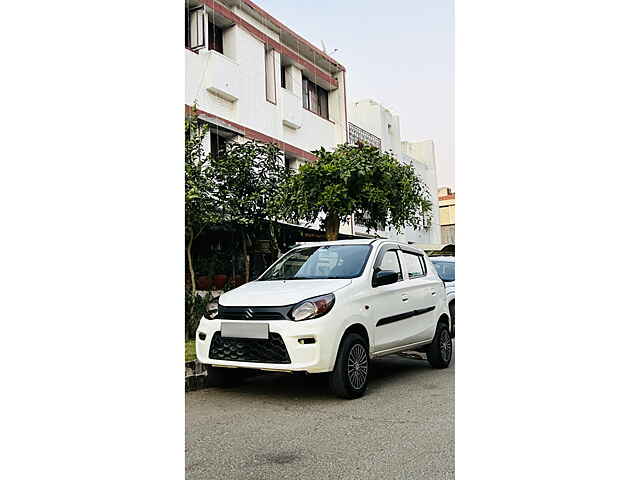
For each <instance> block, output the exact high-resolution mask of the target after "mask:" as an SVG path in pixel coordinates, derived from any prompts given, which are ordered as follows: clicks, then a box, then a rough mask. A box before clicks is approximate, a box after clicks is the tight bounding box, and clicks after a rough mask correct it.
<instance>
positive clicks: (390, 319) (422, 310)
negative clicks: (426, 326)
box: [376, 305, 436, 327]
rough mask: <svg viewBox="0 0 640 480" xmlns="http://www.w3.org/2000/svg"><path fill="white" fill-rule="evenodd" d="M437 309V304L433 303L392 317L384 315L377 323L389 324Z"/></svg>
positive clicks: (378, 325)
mask: <svg viewBox="0 0 640 480" xmlns="http://www.w3.org/2000/svg"><path fill="white" fill-rule="evenodd" d="M435 309H436V306H435V305H432V306H430V307H427V308H420V309H419V310H411V311H410V312H405V313H399V314H397V315H391V316H390V317H384V318H381V319H380V320H378V323H376V327H381V326H382V325H388V324H390V323H394V322H399V321H400V320H406V319H407V318H411V317H415V316H417V315H422V314H423V313H428V312H431V311H433V310H435Z"/></svg>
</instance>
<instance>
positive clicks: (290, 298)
mask: <svg viewBox="0 0 640 480" xmlns="http://www.w3.org/2000/svg"><path fill="white" fill-rule="evenodd" d="M350 283H351V279H350V278H340V279H327V280H267V281H253V282H249V283H246V284H244V285H242V286H241V287H238V288H235V289H233V290H229V291H228V292H227V293H224V294H222V295H221V296H220V299H219V303H220V304H221V305H224V306H226V307H245V306H249V307H254V306H255V307H280V306H283V305H291V304H293V303H298V302H301V301H302V300H306V299H307V298H311V297H317V296H319V295H326V294H327V293H331V292H335V291H336V290H339V289H341V288H344V287H346V286H347V285H349V284H350Z"/></svg>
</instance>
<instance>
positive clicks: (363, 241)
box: [294, 238, 424, 254]
mask: <svg viewBox="0 0 640 480" xmlns="http://www.w3.org/2000/svg"><path fill="white" fill-rule="evenodd" d="M380 243H393V244H397V245H400V246H403V247H408V248H409V249H411V250H415V251H419V252H421V253H423V254H424V251H423V250H420V249H419V248H415V247H414V246H413V245H409V244H406V243H402V242H396V241H394V240H389V239H387V238H355V239H349V240H333V241H330V242H298V243H296V246H295V247H294V248H297V247H318V246H320V247H324V246H327V245H377V244H380Z"/></svg>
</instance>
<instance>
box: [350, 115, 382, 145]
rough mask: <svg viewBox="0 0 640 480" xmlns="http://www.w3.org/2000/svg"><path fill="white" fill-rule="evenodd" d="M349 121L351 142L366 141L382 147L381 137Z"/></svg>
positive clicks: (368, 143)
mask: <svg viewBox="0 0 640 480" xmlns="http://www.w3.org/2000/svg"><path fill="white" fill-rule="evenodd" d="M348 123H349V143H358V142H362V143H366V144H367V145H370V146H372V147H376V148H377V149H381V148H382V140H380V137H376V136H375V135H374V134H373V133H369V132H367V131H366V130H364V129H363V128H360V127H359V126H357V125H354V124H353V123H351V122H348Z"/></svg>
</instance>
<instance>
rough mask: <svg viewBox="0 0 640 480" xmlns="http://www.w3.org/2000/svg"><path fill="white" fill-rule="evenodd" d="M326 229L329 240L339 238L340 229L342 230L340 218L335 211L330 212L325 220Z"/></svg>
mask: <svg viewBox="0 0 640 480" xmlns="http://www.w3.org/2000/svg"><path fill="white" fill-rule="evenodd" d="M324 224H325V229H326V230H327V240H329V241H332V240H337V239H338V231H339V230H340V218H339V217H338V215H336V214H335V213H331V212H329V213H328V214H327V218H325V220H324Z"/></svg>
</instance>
